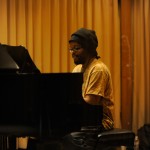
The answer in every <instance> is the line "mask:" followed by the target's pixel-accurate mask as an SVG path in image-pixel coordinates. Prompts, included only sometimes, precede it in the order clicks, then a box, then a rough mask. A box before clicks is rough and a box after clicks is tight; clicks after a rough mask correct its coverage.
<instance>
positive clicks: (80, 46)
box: [69, 28, 98, 64]
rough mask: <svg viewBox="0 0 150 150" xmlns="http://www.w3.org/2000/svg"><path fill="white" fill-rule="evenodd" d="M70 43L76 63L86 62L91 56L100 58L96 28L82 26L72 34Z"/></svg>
mask: <svg viewBox="0 0 150 150" xmlns="http://www.w3.org/2000/svg"><path fill="white" fill-rule="evenodd" d="M69 44H70V50H71V52H72V57H73V59H74V63H75V64H84V63H85V62H86V60H87V59H88V58H91V57H95V58H98V56H97V51H96V48H97V46H98V40H97V36H96V34H95V31H94V30H89V29H86V28H80V29H79V30H77V31H76V32H74V33H73V34H72V35H71V38H70V40H69Z"/></svg>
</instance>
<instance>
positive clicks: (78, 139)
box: [62, 128, 135, 150]
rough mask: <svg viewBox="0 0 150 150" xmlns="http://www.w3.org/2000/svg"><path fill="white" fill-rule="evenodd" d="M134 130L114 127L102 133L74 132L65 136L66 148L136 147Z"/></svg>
mask: <svg viewBox="0 0 150 150" xmlns="http://www.w3.org/2000/svg"><path fill="white" fill-rule="evenodd" d="M134 138H135V134H134V132H132V131H130V130H126V129H118V128H115V129H112V130H109V131H104V132H101V133H98V132H95V130H93V131H92V130H91V131H85V130H84V131H79V132H72V133H70V134H68V135H66V136H64V138H63V142H62V143H63V146H64V148H66V149H65V150H70V149H73V150H74V149H75V150H80V149H82V150H106V149H107V150H116V149H118V148H119V149H121V146H125V147H126V149H127V150H133V149H134Z"/></svg>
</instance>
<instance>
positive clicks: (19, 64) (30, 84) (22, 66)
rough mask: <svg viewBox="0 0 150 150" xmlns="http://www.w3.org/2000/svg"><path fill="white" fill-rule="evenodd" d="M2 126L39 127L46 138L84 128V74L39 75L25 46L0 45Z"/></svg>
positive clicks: (0, 118) (0, 110) (0, 112)
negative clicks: (82, 109) (82, 118)
mask: <svg viewBox="0 0 150 150" xmlns="http://www.w3.org/2000/svg"><path fill="white" fill-rule="evenodd" d="M0 58H1V59H0V83H1V86H0V124H10V125H15V124H18V125H22V124H26V125H31V126H35V127H37V125H38V127H39V129H40V130H39V132H40V135H41V136H43V137H49V136H50V137H51V136H53V137H55V136H61V135H62V136H63V135H64V134H66V133H68V132H70V131H72V130H79V129H80V126H81V114H80V113H81V105H82V102H83V100H82V93H81V91H82V73H40V71H39V70H38V68H37V67H36V66H35V64H34V62H33V61H32V59H31V57H30V55H29V53H28V51H27V50H26V49H25V48H24V47H23V46H10V45H2V44H0Z"/></svg>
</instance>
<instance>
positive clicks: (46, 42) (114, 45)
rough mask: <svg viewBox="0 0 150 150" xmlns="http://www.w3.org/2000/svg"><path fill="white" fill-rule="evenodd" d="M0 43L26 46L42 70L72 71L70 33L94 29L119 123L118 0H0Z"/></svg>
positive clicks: (118, 123)
mask: <svg viewBox="0 0 150 150" xmlns="http://www.w3.org/2000/svg"><path fill="white" fill-rule="evenodd" d="M0 20H1V23H0V43H2V44H9V45H22V46H24V47H26V48H27V49H28V51H29V53H30V56H31V57H32V59H33V61H34V62H35V64H36V66H37V67H38V68H39V69H40V71H41V72H42V73H50V72H71V71H72V69H73V67H74V63H73V60H72V58H71V54H70V53H69V50H68V40H69V38H70V35H71V34H72V33H73V32H74V31H76V30H77V29H79V28H81V27H86V28H89V29H93V30H95V31H96V33H97V36H98V40H99V46H98V49H97V50H98V53H99V55H100V56H101V59H102V60H103V62H104V63H105V64H106V65H107V66H108V67H109V69H110V71H111V74H112V80H113V86H114V100H115V111H114V116H115V125H116V126H117V127H119V126H120V19H119V8H118V0H0Z"/></svg>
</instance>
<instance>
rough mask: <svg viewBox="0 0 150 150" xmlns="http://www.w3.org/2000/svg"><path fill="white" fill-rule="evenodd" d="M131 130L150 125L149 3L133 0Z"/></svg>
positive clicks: (147, 1)
mask: <svg viewBox="0 0 150 150" xmlns="http://www.w3.org/2000/svg"><path fill="white" fill-rule="evenodd" d="M132 17H133V27H132V29H133V30H132V31H133V33H132V35H133V53H134V71H133V72H134V89H133V90H134V92H133V124H132V125H133V130H134V131H135V132H137V130H138V129H139V128H140V127H141V126H143V125H144V124H146V123H150V69H149V64H150V1H149V0H133V13H132Z"/></svg>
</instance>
